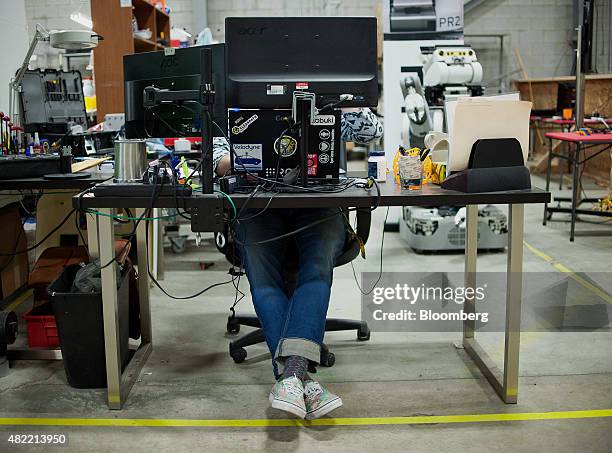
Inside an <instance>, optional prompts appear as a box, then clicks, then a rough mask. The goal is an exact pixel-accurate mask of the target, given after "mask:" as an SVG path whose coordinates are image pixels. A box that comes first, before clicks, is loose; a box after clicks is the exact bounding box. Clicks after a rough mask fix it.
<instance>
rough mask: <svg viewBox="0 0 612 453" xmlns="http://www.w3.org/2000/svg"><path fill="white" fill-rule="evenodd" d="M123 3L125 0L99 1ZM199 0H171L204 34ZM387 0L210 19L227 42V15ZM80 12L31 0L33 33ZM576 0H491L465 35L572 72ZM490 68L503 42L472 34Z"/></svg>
mask: <svg viewBox="0 0 612 453" xmlns="http://www.w3.org/2000/svg"><path fill="white" fill-rule="evenodd" d="M93 1H119V0H93ZM196 1H198V0H168V1H167V3H168V5H169V6H170V7H171V8H172V10H173V14H172V24H173V25H174V26H177V27H182V28H186V29H187V30H189V31H190V32H193V33H198V32H199V31H200V29H201V28H202V27H201V24H196V23H195V22H196V19H195V17H196V15H195V14H194V13H193V5H194V2H196ZM380 1H381V0H208V8H207V12H208V22H209V26H210V28H211V29H212V31H213V35H214V36H215V38H216V39H219V40H221V41H222V40H223V39H224V36H223V21H224V19H225V17H227V16H232V15H233V16H256V15H261V16H285V15H287V16H288V15H332V14H342V15H374V13H375V7H376V5H377V4H378V3H379V2H380ZM77 10H80V11H81V12H83V13H84V14H89V0H26V12H27V20H28V24H29V29H30V33H32V30H33V27H34V24H35V23H36V22H40V23H42V24H43V25H44V26H45V27H47V28H74V27H75V26H76V24H74V23H73V22H72V21H70V19H69V18H68V16H69V15H70V13H71V12H73V11H77ZM572 27H573V10H572V0H485V1H483V2H482V3H481V4H479V5H478V6H477V7H476V8H474V9H473V10H472V11H471V12H468V13H466V16H465V33H466V34H475V33H478V34H482V33H505V34H507V38H506V49H505V52H504V63H505V70H506V71H511V70H513V69H516V68H517V66H516V64H515V62H514V56H513V48H514V47H517V48H518V49H519V51H520V53H521V56H522V57H523V62H524V64H525V68H526V69H527V72H528V73H529V75H530V76H532V77H546V76H553V75H568V74H570V71H571V68H572V60H571V59H572V50H571V48H570V46H569V41H570V39H571V37H572ZM467 42H468V43H470V44H472V45H473V46H474V47H475V49H476V51H477V53H478V55H479V58H480V60H481V62H482V64H483V66H484V68H485V79H487V80H490V79H493V78H495V77H497V76H498V75H499V70H498V61H499V60H498V57H499V54H498V48H497V41H495V40H493V39H491V38H467Z"/></svg>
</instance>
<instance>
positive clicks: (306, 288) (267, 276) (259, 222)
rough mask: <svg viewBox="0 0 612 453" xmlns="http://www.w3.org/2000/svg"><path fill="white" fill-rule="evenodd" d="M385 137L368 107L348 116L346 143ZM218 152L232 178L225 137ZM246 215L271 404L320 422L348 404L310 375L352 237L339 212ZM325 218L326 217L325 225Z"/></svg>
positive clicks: (242, 231) (247, 252)
mask: <svg viewBox="0 0 612 453" xmlns="http://www.w3.org/2000/svg"><path fill="white" fill-rule="evenodd" d="M382 133H383V127H382V124H381V123H380V122H379V121H378V119H377V118H376V115H374V113H372V111H370V110H369V109H363V110H359V109H351V110H346V111H345V112H343V114H342V140H344V141H353V142H357V143H364V144H365V143H369V142H371V141H373V140H376V139H378V138H380V137H381V136H382ZM213 151H214V154H213V156H214V157H213V160H214V163H215V168H216V173H217V174H218V175H220V176H221V175H226V174H228V173H229V172H230V169H231V164H230V156H229V152H230V149H229V144H228V143H227V141H226V140H225V139H224V138H215V141H214V147H213ZM245 211H250V212H246V213H245V215H244V219H245V220H244V221H240V219H238V221H237V222H236V224H235V227H234V231H235V234H236V238H237V239H238V241H237V242H238V244H244V246H240V245H239V246H238V252H239V253H240V256H241V257H242V262H243V265H244V269H245V271H246V275H247V278H248V280H249V284H250V287H251V295H252V298H253V305H254V306H255V311H256V313H257V316H258V318H259V320H260V321H261V325H262V328H263V331H264V335H265V338H266V343H267V345H268V348H269V349H270V353H271V354H272V357H273V359H272V366H273V371H274V375H275V378H276V379H277V382H276V384H275V385H274V387H273V388H272V390H271V392H270V398H269V399H270V402H271V403H272V407H274V408H276V409H281V410H284V411H286V412H290V413H292V414H295V415H297V416H299V417H301V418H308V419H314V418H318V417H321V416H323V415H325V414H327V413H329V412H330V411H332V410H334V409H336V408H338V407H340V406H341V405H342V400H341V399H340V397H338V396H337V395H334V394H333V393H331V392H330V391H329V390H327V389H326V388H325V387H324V386H322V385H321V384H320V383H318V382H317V381H315V380H313V379H312V378H311V377H310V376H309V375H308V368H309V365H312V366H316V365H317V364H318V362H319V360H320V353H321V351H320V350H321V345H322V343H323V336H324V334H325V318H326V315H327V308H328V305H329V298H330V293H331V284H332V274H333V268H334V263H335V261H336V258H337V257H338V256H339V255H340V254H341V252H342V249H343V246H344V241H345V236H346V231H345V226H344V220H343V217H342V215H341V213H340V212H339V211H338V210H337V209H335V208H328V209H297V208H296V209H271V210H267V211H266V210H264V211H263V212H261V211H259V210H245ZM334 214H336V215H334ZM255 215H256V216H255ZM323 219H327V220H325V221H322V222H321V220H323ZM317 222H319V223H317ZM310 225H312V226H310ZM302 227H306V228H305V229H303V230H302V231H300V232H298V233H295V234H294V235H293V237H291V236H289V237H284V238H283V239H280V238H279V239H278V240H274V241H271V242H266V243H265V244H259V245H249V243H254V242H259V241H263V240H266V239H270V238H275V237H279V236H282V235H284V234H286V233H288V232H291V231H294V230H297V229H300V228H302ZM289 240H294V241H295V242H296V246H297V250H298V258H299V265H298V266H299V267H298V278H297V284H296V287H295V290H294V291H293V294H292V295H291V297H288V296H287V294H286V289H285V281H284V279H283V267H284V264H285V263H284V257H285V253H284V252H285V248H286V246H287V241H289Z"/></svg>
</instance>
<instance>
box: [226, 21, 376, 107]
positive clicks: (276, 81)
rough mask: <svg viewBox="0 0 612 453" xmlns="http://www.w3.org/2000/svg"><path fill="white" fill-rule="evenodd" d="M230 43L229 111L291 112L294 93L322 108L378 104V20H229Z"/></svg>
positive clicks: (227, 39) (228, 34) (228, 46)
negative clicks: (344, 98) (308, 94)
mask: <svg viewBox="0 0 612 453" xmlns="http://www.w3.org/2000/svg"><path fill="white" fill-rule="evenodd" d="M225 39H226V51H227V96H228V98H227V103H228V106H229V107H238V108H289V107H291V104H292V95H293V92H294V91H308V92H312V93H315V94H316V95H317V106H318V107H322V106H324V105H327V104H329V103H332V102H335V101H338V100H339V96H340V95H341V94H353V95H354V96H355V97H354V99H353V100H352V101H346V102H343V103H342V106H343V107H373V106H376V105H377V104H378V62H377V31H376V18H374V17H266V18H260V17H257V18H255V17H230V18H227V19H226V20H225Z"/></svg>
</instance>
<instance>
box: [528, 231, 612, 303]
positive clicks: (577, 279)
mask: <svg viewBox="0 0 612 453" xmlns="http://www.w3.org/2000/svg"><path fill="white" fill-rule="evenodd" d="M523 244H525V247H527V248H528V249H529V250H530V251H531V252H532V253H534V254H535V255H537V256H539V257H540V258H542V259H543V260H544V261H546V262H547V263H550V264H551V266H552V267H554V268H555V269H557V270H558V271H559V272H562V273H564V274H567V275H568V276H569V277H570V278H571V279H572V280H574V281H575V282H576V283H578V284H579V285H581V286H583V287H584V288H586V289H588V290H589V291H591V292H593V293H594V294H596V295H597V296H598V297H600V298H602V299H603V300H605V301H606V302H608V303H609V304H612V296H611V295H610V294H608V293H607V292H605V291H603V290H602V289H601V288H598V287H597V286H595V285H593V284H592V283H591V282H589V281H588V280H586V279H584V278H582V277H581V276H580V275H577V274H576V273H575V272H574V271H572V270H571V269H569V268H568V267H566V266H564V265H563V264H561V263H560V262H558V261H556V260H555V259H554V258H552V257H550V256H548V255H547V254H546V253H544V252H542V251H541V250H538V249H537V248H535V247H534V246H533V245H531V244H529V243H528V242H525V241H523Z"/></svg>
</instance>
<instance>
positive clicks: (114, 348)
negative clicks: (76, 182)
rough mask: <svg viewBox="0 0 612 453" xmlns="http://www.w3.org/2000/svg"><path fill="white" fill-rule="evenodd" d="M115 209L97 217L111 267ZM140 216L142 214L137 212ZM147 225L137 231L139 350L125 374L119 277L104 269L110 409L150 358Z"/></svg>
mask: <svg viewBox="0 0 612 453" xmlns="http://www.w3.org/2000/svg"><path fill="white" fill-rule="evenodd" d="M112 212H113V210H112V209H108V208H105V209H100V213H101V214H102V216H99V217H98V226H99V228H98V231H99V235H100V240H99V247H100V261H101V262H102V263H103V264H106V263H109V262H110V261H111V260H112V259H113V258H114V257H115V237H114V236H115V235H114V230H113V219H112V218H111V217H110V216H111V214H112ZM136 212H137V215H138V216H140V215H141V214H142V210H136ZM145 228H146V223H145V222H141V223H140V224H139V226H138V229H137V230H136V240H137V243H138V260H139V263H140V268H141V269H142V270H143V272H141V273H140V275H139V279H138V280H139V281H138V285H139V286H138V289H139V295H140V329H141V341H140V347H139V348H138V349H137V350H136V352H135V353H134V355H133V357H132V359H131V360H130V362H129V363H128V364H127V366H126V367H125V369H124V370H123V373H122V372H121V355H120V350H119V348H120V343H119V318H118V316H119V314H118V307H117V274H116V271H115V266H112V265H111V266H107V267H105V268H103V269H102V311H103V315H104V346H105V348H106V382H107V386H108V407H109V409H121V407H122V406H123V403H124V402H125V400H126V399H127V396H128V395H129V393H130V390H131V389H132V386H133V385H134V382H136V379H137V378H138V376H139V374H140V371H141V370H142V367H143V366H144V364H145V363H146V361H147V358H148V357H149V355H150V354H151V350H152V345H151V307H150V305H149V278H148V275H147V272H146V269H147V265H148V255H147V248H146V245H145Z"/></svg>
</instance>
